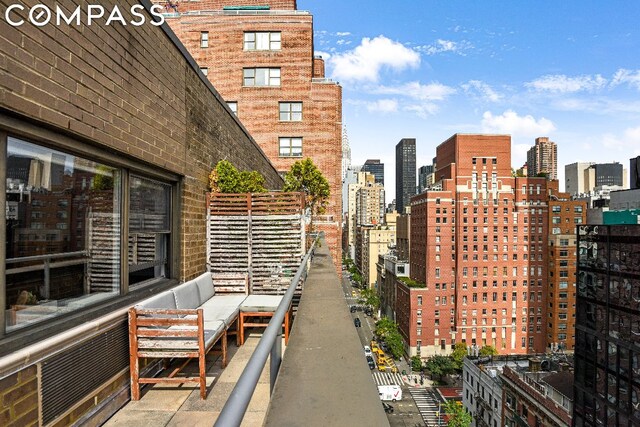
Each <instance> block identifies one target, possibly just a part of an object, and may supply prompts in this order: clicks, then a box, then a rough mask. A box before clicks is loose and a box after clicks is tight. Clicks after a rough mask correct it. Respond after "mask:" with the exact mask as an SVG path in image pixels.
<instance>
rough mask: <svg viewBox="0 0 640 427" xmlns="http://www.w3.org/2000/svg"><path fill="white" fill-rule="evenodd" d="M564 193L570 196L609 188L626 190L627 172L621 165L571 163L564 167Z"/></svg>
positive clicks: (615, 163)
mask: <svg viewBox="0 0 640 427" xmlns="http://www.w3.org/2000/svg"><path fill="white" fill-rule="evenodd" d="M564 171H565V184H566V185H565V191H566V192H567V193H569V194H571V195H572V196H575V195H578V194H589V193H593V192H597V191H598V190H602V189H603V188H604V189H606V188H609V189H611V190H622V189H624V188H627V178H626V175H627V171H626V169H625V168H624V167H623V166H622V164H620V163H617V162H614V163H572V164H570V165H566V166H565V167H564Z"/></svg>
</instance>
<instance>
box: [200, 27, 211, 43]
mask: <svg viewBox="0 0 640 427" xmlns="http://www.w3.org/2000/svg"><path fill="white" fill-rule="evenodd" d="M200 47H209V32H208V31H201V32H200Z"/></svg>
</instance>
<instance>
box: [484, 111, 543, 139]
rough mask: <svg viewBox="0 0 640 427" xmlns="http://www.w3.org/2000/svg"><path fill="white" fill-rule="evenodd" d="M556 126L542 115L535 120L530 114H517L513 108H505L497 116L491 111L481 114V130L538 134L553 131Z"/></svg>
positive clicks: (528, 134)
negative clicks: (505, 109)
mask: <svg viewBox="0 0 640 427" xmlns="http://www.w3.org/2000/svg"><path fill="white" fill-rule="evenodd" d="M555 129H556V126H555V125H554V124H553V122H551V120H548V119H545V118H544V117H542V118H540V119H539V120H536V119H535V118H534V117H533V116H531V115H526V116H519V115H518V113H516V112H515V111H513V110H507V111H505V112H504V113H502V114H501V115H499V116H494V115H493V113H491V111H485V113H484V114H483V115H482V130H483V132H496V133H504V134H510V135H516V136H540V135H546V134H548V133H550V132H551V131H554V130H555Z"/></svg>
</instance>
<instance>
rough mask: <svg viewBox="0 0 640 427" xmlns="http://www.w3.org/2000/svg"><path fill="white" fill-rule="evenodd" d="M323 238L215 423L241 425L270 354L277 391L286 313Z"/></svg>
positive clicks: (310, 253)
mask: <svg viewBox="0 0 640 427" xmlns="http://www.w3.org/2000/svg"><path fill="white" fill-rule="evenodd" d="M319 238H320V236H316V237H315V239H314V241H313V244H312V245H311V248H310V249H309V251H307V254H306V255H305V256H304V258H303V259H302V262H301V263H300V267H298V271H297V272H296V275H295V276H293V279H292V280H291V284H290V285H289V288H288V289H287V291H286V293H285V294H284V296H283V297H282V301H281V302H280V305H278V308H277V309H276V312H275V313H274V314H273V317H272V318H271V321H270V322H269V326H267V329H266V330H265V331H264V334H263V335H262V338H260V342H259V343H258V345H257V347H256V349H255V350H254V352H253V354H252V355H251V358H250V359H249V362H248V363H247V366H245V368H244V371H242V375H240V378H239V379H238V382H237V383H236V386H235V387H234V388H233V391H232V392H231V395H230V396H229V399H227V402H226V403H225V404H224V407H223V408H222V411H221V412H220V415H219V416H218V419H217V420H216V423H215V426H218V427H227V426H239V425H240V424H241V423H242V419H243V418H244V414H245V412H246V411H247V407H248V406H249V402H250V401H251V398H252V397H253V393H254V391H255V389H256V386H257V385H258V380H259V379H260V374H261V373H262V369H263V368H264V365H265V364H266V363H267V357H269V355H271V362H270V366H269V374H270V375H269V376H270V378H269V381H270V388H269V390H270V392H271V393H273V387H274V386H275V381H276V378H277V377H278V371H279V370H280V364H281V362H282V322H283V321H284V316H285V315H286V313H287V311H288V309H289V305H290V304H291V301H292V300H293V294H294V293H295V290H296V288H297V284H298V283H299V282H300V279H302V278H303V277H305V275H306V274H307V272H308V270H309V267H310V265H311V258H312V257H313V253H314V251H315V248H316V245H317V243H318V239H319Z"/></svg>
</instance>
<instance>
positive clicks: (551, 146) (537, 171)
mask: <svg viewBox="0 0 640 427" xmlns="http://www.w3.org/2000/svg"><path fill="white" fill-rule="evenodd" d="M542 174H544V175H545V176H546V177H547V179H558V146H557V144H556V143H555V142H553V141H549V138H547V137H540V138H536V143H535V145H534V146H533V147H531V149H530V150H529V151H527V175H528V176H541V175H542Z"/></svg>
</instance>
